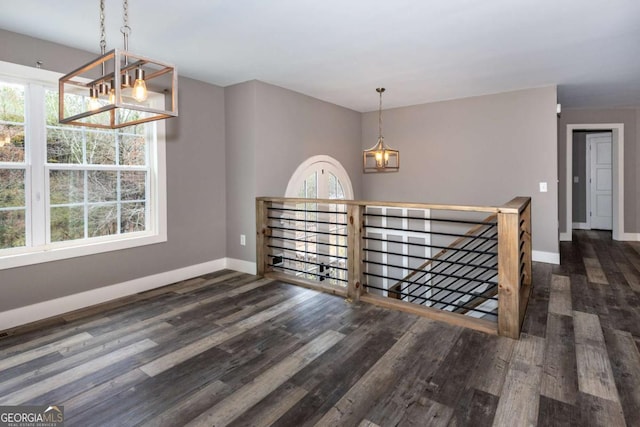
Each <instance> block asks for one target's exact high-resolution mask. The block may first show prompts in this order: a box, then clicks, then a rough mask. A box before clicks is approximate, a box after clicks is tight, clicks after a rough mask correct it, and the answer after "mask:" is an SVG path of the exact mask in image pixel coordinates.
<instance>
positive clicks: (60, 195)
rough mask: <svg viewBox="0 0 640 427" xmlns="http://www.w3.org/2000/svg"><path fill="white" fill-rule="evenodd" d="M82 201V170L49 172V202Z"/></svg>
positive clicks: (60, 203) (66, 202)
mask: <svg viewBox="0 0 640 427" xmlns="http://www.w3.org/2000/svg"><path fill="white" fill-rule="evenodd" d="M83 202H84V171H61V170H52V171H50V172H49V203H50V204H51V205H63V204H68V203H83Z"/></svg>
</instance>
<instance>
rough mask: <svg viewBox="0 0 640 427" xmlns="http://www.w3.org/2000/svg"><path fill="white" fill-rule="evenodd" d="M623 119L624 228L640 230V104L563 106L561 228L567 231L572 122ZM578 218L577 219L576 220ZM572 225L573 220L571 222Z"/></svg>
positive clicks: (560, 164)
mask: <svg viewBox="0 0 640 427" xmlns="http://www.w3.org/2000/svg"><path fill="white" fill-rule="evenodd" d="M592 123H594V124H595V123H623V124H624V230H622V231H624V232H625V233H638V232H640V218H638V216H640V195H639V194H638V192H639V190H640V174H639V173H637V169H638V166H639V165H640V149H638V146H639V145H640V142H639V141H638V138H640V132H639V131H638V125H640V108H617V109H569V108H565V109H563V110H562V114H561V115H560V120H559V121H558V179H559V185H558V190H559V197H560V199H559V206H558V207H559V212H558V214H559V216H560V231H561V232H565V231H567V224H566V216H567V210H566V209H567V206H566V199H567V195H566V194H567V193H566V182H567V170H566V169H567V168H566V164H567V163H566V162H567V160H566V159H567V144H566V133H567V125H568V124H592ZM574 221H575V220H574ZM569 228H571V224H569Z"/></svg>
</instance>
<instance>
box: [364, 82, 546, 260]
mask: <svg viewBox="0 0 640 427" xmlns="http://www.w3.org/2000/svg"><path fill="white" fill-rule="evenodd" d="M391 94H392V92H389V96H391ZM555 110H556V88H555V87H545V88H538V89H528V90H521V91H516V92H509V93H502V94H496V95H487V96H479V97H473V98H466V99H459V100H452V101H445V102H437V103H432V104H424V105H417V106H412V107H404V108H395V109H390V110H385V111H384V112H383V120H384V130H383V134H384V137H385V142H387V143H388V144H389V145H390V146H391V147H393V148H395V149H398V150H400V171H399V172H397V173H388V174H366V175H364V178H363V190H364V197H365V198H367V199H373V200H391V201H416V202H428V203H446V204H465V205H467V204H469V205H501V204H503V203H505V202H507V201H509V200H511V199H512V198H513V197H515V196H531V197H532V199H533V202H532V203H533V216H532V228H533V249H534V250H537V251H545V252H551V253H558V218H557V208H558V193H557V185H556V181H557V163H556V147H557V132H556V126H557V125H556V112H555ZM377 132H378V126H377V112H375V111H374V112H370V113H366V114H364V115H363V117H362V137H363V139H362V148H363V149H364V148H369V147H370V146H372V145H373V144H374V143H375V142H376V138H377ZM541 181H545V182H547V184H548V188H549V191H548V192H547V193H540V192H539V191H538V183H539V182H541Z"/></svg>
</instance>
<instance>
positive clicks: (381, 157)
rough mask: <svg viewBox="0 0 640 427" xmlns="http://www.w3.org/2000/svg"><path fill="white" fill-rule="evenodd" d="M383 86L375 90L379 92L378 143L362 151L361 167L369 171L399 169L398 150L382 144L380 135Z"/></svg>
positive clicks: (395, 170) (394, 170) (393, 170)
mask: <svg viewBox="0 0 640 427" xmlns="http://www.w3.org/2000/svg"><path fill="white" fill-rule="evenodd" d="M384 91H385V88H383V87H379V88H377V89H376V92H378V93H379V94H380V105H379V108H378V143H377V144H376V145H374V146H373V147H371V148H369V149H368V150H364V152H363V157H362V159H363V169H364V172H365V173H369V172H397V171H398V170H399V169H400V152H399V151H398V150H394V149H392V148H389V147H388V146H386V145H385V144H384V137H383V136H382V93H383V92H384Z"/></svg>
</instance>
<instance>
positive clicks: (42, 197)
mask: <svg viewBox="0 0 640 427" xmlns="http://www.w3.org/2000/svg"><path fill="white" fill-rule="evenodd" d="M61 76H62V74H60V73H55V72H52V71H47V70H42V69H37V68H32V67H25V66H23V65H18V64H13V63H9V62H3V61H0V78H1V79H3V80H6V81H8V82H13V83H20V84H26V85H27V91H33V90H40V91H44V88H45V87H57V84H58V79H59V78H60V77H61ZM27 96H28V95H27ZM26 108H27V110H28V109H30V108H31V109H36V110H37V109H38V108H40V110H41V111H30V113H29V114H33V113H35V116H36V117H38V116H40V118H39V119H38V121H41V123H37V124H36V125H35V126H34V125H30V124H28V125H27V131H26V134H25V140H26V141H27V142H26V144H25V163H26V169H25V170H26V171H27V172H26V185H25V206H26V209H27V214H26V215H25V227H26V238H27V240H26V241H27V245H29V244H31V246H26V247H20V248H7V249H0V270H4V269H7V268H15V267H21V266H26V265H33V264H39V263H43V262H50V261H57V260H62V259H68V258H76V257H81V256H87V255H94V254H99V253H104V252H111V251H118V250H122V249H128V248H134V247H139V246H146V245H152V244H156V243H162V242H166V241H167V199H166V193H167V191H166V188H167V184H166V132H165V124H164V121H162V120H161V121H156V122H155V124H156V126H154V127H155V134H156V135H155V136H156V138H155V139H156V143H155V144H154V143H150V144H149V150H148V153H149V154H148V155H149V159H148V162H149V165H150V168H149V179H148V180H149V188H148V191H149V206H148V207H147V209H148V211H149V212H150V215H149V217H148V222H147V230H145V231H140V232H133V233H126V234H117V235H110V236H101V237H93V238H90V239H79V240H69V241H64V242H55V243H46V241H45V239H46V237H45V236H46V235H47V233H48V231H47V230H48V228H49V226H48V220H49V218H48V215H49V212H48V206H46V205H47V204H48V197H47V196H46V194H47V193H46V192H48V189H47V188H46V185H48V177H47V176H46V175H47V172H48V170H49V168H48V167H47V165H46V164H45V162H44V159H43V158H42V156H45V150H46V141H45V139H46V138H45V123H44V117H45V116H44V111H43V107H38V106H32V105H30V104H29V103H27V105H26ZM35 141H38V142H39V147H37V149H35V150H34V149H27V145H28V146H29V148H32V147H33V146H34V145H36V146H37V145H38V142H35ZM37 156H40V157H39V158H38V157H37ZM34 160H35V161H36V164H41V165H43V167H42V168H35V167H33V164H34ZM43 191H46V192H45V193H43ZM34 193H35V194H34Z"/></svg>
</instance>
